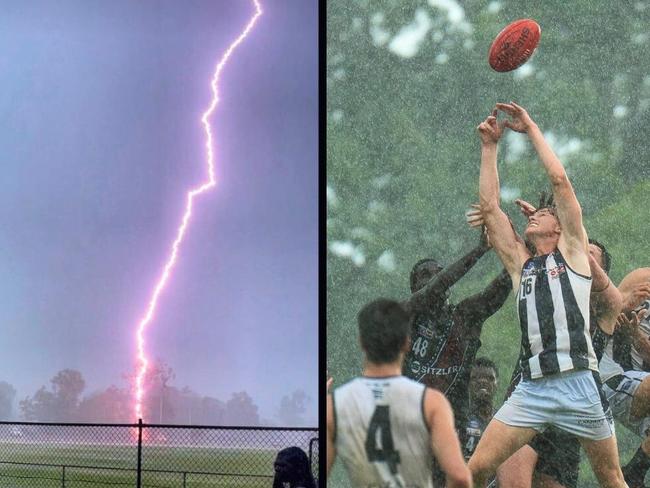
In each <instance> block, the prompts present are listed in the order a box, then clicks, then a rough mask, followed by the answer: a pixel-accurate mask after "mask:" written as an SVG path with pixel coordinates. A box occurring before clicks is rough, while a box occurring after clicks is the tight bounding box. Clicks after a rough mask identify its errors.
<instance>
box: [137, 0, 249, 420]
mask: <svg viewBox="0 0 650 488" xmlns="http://www.w3.org/2000/svg"><path fill="white" fill-rule="evenodd" d="M253 4H254V5H255V13H254V14H253V16H252V17H251V19H250V20H249V21H248V24H246V27H245V28H244V30H243V31H242V33H241V34H240V35H239V37H237V39H235V40H234V41H233V43H232V44H230V46H229V47H228V49H227V50H226V52H225V53H224V55H223V56H222V57H221V60H220V61H219V63H218V64H217V67H216V69H215V71H214V76H213V77H212V83H211V86H212V102H211V103H210V106H209V107H208V109H207V110H206V111H205V112H204V113H203V116H202V117H201V123H202V124H203V127H204V128H205V134H206V143H205V147H206V150H207V165H208V176H209V179H208V181H206V182H204V183H202V184H201V185H200V186H198V187H196V188H193V189H191V190H189V191H188V193H187V204H186V207H185V214H184V215H183V219H182V222H181V224H180V226H179V227H178V231H177V232H176V239H175V240H174V242H173V243H172V246H171V252H170V254H169V258H168V259H167V262H166V263H165V267H164V268H163V270H162V273H161V275H160V278H159V279H158V282H157V283H156V286H155V287H154V290H153V293H152V295H151V299H150V300H149V305H148V307H147V311H146V313H145V315H144V317H142V319H141V320H140V322H139V324H138V328H137V332H136V342H137V361H138V363H139V368H138V372H137V375H136V378H135V417H136V419H142V418H143V415H142V401H143V399H144V385H143V383H144V375H145V374H146V372H147V367H148V365H149V360H148V359H147V355H146V353H145V347H144V345H145V341H144V333H145V330H146V329H147V326H149V324H150V323H151V321H152V320H153V318H154V315H155V312H156V307H157V306H158V299H159V298H160V294H161V293H162V291H163V289H164V288H165V285H166V284H167V281H168V280H169V277H170V275H171V272H172V270H173V269H174V265H175V264H176V259H177V257H178V251H179V249H180V245H181V243H182V242H183V238H184V237H185V232H186V231H187V227H188V225H189V223H190V219H191V218H192V209H193V206H194V198H195V197H197V196H199V195H201V194H202V193H205V192H207V191H208V190H210V189H212V188H213V187H214V186H215V185H216V184H217V180H216V177H215V174H214V151H213V149H212V139H213V138H212V129H211V127H210V123H209V122H208V121H209V119H210V116H211V115H212V113H213V112H214V110H215V108H216V107H217V103H219V76H220V75H221V71H222V70H223V68H224V66H226V63H227V62H228V59H229V58H230V56H231V55H232V53H233V51H234V50H235V49H236V48H237V46H239V45H240V44H241V43H242V42H243V41H244V39H245V38H246V36H248V33H249V32H250V31H251V29H252V28H253V26H254V25H255V23H256V22H257V19H258V18H259V16H260V15H262V7H261V5H260V3H259V0H253Z"/></svg>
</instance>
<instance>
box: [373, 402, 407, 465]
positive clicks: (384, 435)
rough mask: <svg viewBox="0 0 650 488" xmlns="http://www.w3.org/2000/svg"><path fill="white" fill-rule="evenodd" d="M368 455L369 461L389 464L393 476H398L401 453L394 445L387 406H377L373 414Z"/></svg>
mask: <svg viewBox="0 0 650 488" xmlns="http://www.w3.org/2000/svg"><path fill="white" fill-rule="evenodd" d="M366 455H367V456H368V461H371V462H373V461H379V462H385V463H387V464H388V467H389V469H390V472H391V474H397V465H398V464H399V463H400V458H399V451H396V450H395V446H394V445H393V434H392V433H391V431H390V416H389V410H388V406H387V405H379V406H377V408H375V412H374V413H373V414H372V418H371V419H370V425H369V426H368V435H367V437H366Z"/></svg>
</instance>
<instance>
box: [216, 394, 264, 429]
mask: <svg viewBox="0 0 650 488" xmlns="http://www.w3.org/2000/svg"><path fill="white" fill-rule="evenodd" d="M257 410H258V409H257V405H255V403H254V402H253V399H252V398H251V397H250V395H249V394H248V393H246V392H245V391H240V392H238V393H233V394H232V397H231V398H230V400H228V401H227V402H226V411H225V415H224V422H225V424H226V425H245V426H256V425H259V422H260V418H259V414H258V411H257Z"/></svg>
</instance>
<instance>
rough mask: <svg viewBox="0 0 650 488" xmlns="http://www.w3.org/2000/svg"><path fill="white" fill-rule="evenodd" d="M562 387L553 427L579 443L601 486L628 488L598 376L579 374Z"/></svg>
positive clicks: (609, 413)
mask: <svg viewBox="0 0 650 488" xmlns="http://www.w3.org/2000/svg"><path fill="white" fill-rule="evenodd" d="M562 386H563V387H564V391H563V395H561V396H559V397H558V410H557V412H556V415H555V417H554V419H553V424H554V425H555V426H557V427H558V428H560V429H562V430H563V431H565V432H567V433H568V434H570V435H574V436H576V437H577V438H578V439H579V441H580V444H581V445H582V447H583V448H584V450H585V453H586V454H587V457H588V458H589V462H590V464H591V468H592V470H593V472H594V474H595V475H596V478H597V479H598V483H599V485H600V486H605V487H625V486H626V485H625V481H624V480H623V473H622V472H621V467H620V465H619V458H618V450H617V447H616V436H615V435H614V419H613V417H612V413H611V410H610V407H609V404H608V402H607V399H606V397H605V394H604V393H603V389H602V388H601V385H600V377H599V376H598V373H596V372H594V371H588V370H583V371H576V372H574V373H572V374H569V375H565V377H564V378H563V381H562Z"/></svg>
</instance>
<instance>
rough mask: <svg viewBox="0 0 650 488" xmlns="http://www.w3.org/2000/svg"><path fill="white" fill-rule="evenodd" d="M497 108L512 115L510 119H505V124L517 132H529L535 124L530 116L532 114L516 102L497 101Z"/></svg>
mask: <svg viewBox="0 0 650 488" xmlns="http://www.w3.org/2000/svg"><path fill="white" fill-rule="evenodd" d="M497 109H498V110H501V111H502V112H505V113H507V114H508V115H509V116H510V120H505V121H504V122H503V126H504V127H508V128H509V129H512V130H514V131H516V132H522V133H527V132H528V129H530V127H532V126H533V125H534V124H535V122H533V119H531V118H530V115H528V112H526V110H525V109H524V108H523V107H521V106H519V105H517V104H516V103H515V102H510V103H497Z"/></svg>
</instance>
